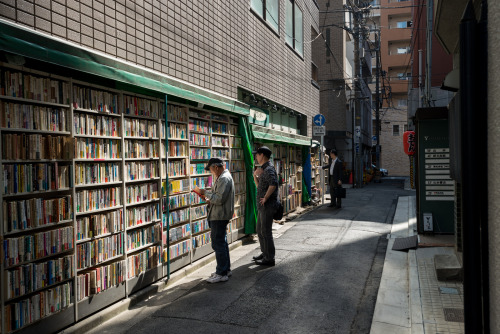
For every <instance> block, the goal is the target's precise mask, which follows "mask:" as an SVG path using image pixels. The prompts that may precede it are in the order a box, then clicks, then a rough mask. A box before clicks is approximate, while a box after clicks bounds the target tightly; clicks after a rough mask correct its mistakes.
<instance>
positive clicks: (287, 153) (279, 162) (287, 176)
mask: <svg viewBox="0 0 500 334" xmlns="http://www.w3.org/2000/svg"><path fill="white" fill-rule="evenodd" d="M263 145H266V146H268V147H269V148H270V149H271V150H272V155H271V162H272V163H273V165H274V167H275V169H276V173H277V174H278V183H279V193H278V195H279V197H280V201H281V203H282V204H283V209H284V210H283V211H284V212H283V213H284V214H285V215H286V214H288V213H290V212H292V211H294V210H296V209H297V207H300V206H301V205H302V171H303V169H302V168H303V167H302V166H303V163H302V147H301V146H295V145H290V144H272V143H255V150H256V149H257V148H258V147H260V146H263Z"/></svg>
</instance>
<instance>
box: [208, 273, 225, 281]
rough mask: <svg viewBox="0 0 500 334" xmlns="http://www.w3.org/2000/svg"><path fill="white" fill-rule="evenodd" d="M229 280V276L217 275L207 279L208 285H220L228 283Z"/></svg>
mask: <svg viewBox="0 0 500 334" xmlns="http://www.w3.org/2000/svg"><path fill="white" fill-rule="evenodd" d="M228 279H229V277H227V275H225V276H221V275H217V274H215V275H214V276H210V277H209V278H207V282H208V283H219V282H226V281H227V280H228Z"/></svg>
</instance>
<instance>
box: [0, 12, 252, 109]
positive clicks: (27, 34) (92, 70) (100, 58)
mask: <svg viewBox="0 0 500 334" xmlns="http://www.w3.org/2000/svg"><path fill="white" fill-rule="evenodd" d="M0 50H2V51H6V52H10V53H14V54H17V55H21V56H24V57H28V58H32V59H36V60H39V61H44V62H47V63H50V64H55V65H59V66H63V67H66V68H70V69H72V70H77V71H81V72H85V73H89V74H92V75H96V76H100V77H104V78H107V79H111V80H115V81H118V82H122V83H126V84H130V85H134V86H139V87H143V88H146V89H150V90H154V91H157V92H160V93H164V94H167V95H172V96H177V97H181V98H184V99H187V100H191V101H194V102H198V103H203V104H205V105H208V106H212V107H215V108H219V109H222V110H225V111H229V112H233V113H236V114H240V115H245V116H248V115H249V114H250V106H248V105H246V104H244V103H241V102H239V101H237V100H233V99H230V98H227V97H224V96H221V95H218V94H215V93H212V92H209V91H206V90H204V89H201V88H197V87H194V86H191V85H188V84H186V83H182V82H180V81H178V80H176V79H173V78H171V77H167V76H165V75H162V74H160V73H155V72H153V71H150V70H147V69H144V68H140V67H137V66H133V65H130V64H126V63H124V62H122V61H119V60H117V59H115V58H111V57H108V56H104V55H99V54H97V53H95V52H92V51H90V50H85V49H82V48H79V47H77V46H73V45H70V44H68V43H64V42H62V41H58V40H55V39H52V38H49V37H47V36H45V35H42V34H39V33H36V32H34V31H32V30H30V29H25V28H21V27H18V26H15V25H13V24H10V23H7V22H5V21H1V20H0Z"/></svg>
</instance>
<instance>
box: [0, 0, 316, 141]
mask: <svg viewBox="0 0 500 334" xmlns="http://www.w3.org/2000/svg"><path fill="white" fill-rule="evenodd" d="M259 2H260V1H259ZM259 2H256V1H250V0H249V1H238V2H235V3H232V4H231V5H230V6H228V5H227V4H225V3H224V2H221V1H216V2H193V1H147V0H146V1H104V0H103V1H93V2H92V3H87V2H84V1H75V0H70V1H48V0H43V1H36V2H27V1H11V0H2V1H0V18H1V19H3V20H6V21H7V22H11V23H13V24H15V25H18V26H19V27H24V28H28V29H32V30H34V31H36V32H39V33H41V34H43V35H46V36H51V37H54V38H56V39H58V40H61V41H64V42H65V43H66V42H67V43H69V44H71V45H74V46H78V47H83V48H85V49H89V50H92V51H95V52H97V53H99V54H104V55H105V56H107V57H112V58H115V59H118V60H121V61H124V62H126V63H128V64H131V65H134V66H137V67H140V68H144V69H147V70H151V71H155V72H159V73H161V74H163V75H166V76H168V77H171V78H175V79H176V80H179V81H180V82H181V83H180V84H183V85H187V86H188V87H190V89H192V90H196V89H199V88H202V89H204V90H206V92H207V95H211V96H212V95H213V96H215V97H216V96H218V95H222V96H223V97H224V98H229V99H238V88H244V89H246V90H249V91H251V92H254V93H256V94H259V95H261V96H264V97H266V98H268V99H270V100H272V101H275V102H277V103H280V104H282V105H284V106H286V107H287V108H290V109H293V110H296V111H298V112H299V113H302V114H303V115H307V116H308V118H310V116H311V115H314V114H316V113H317V112H318V111H319V92H318V89H317V88H316V87H314V86H313V85H312V84H311V61H312V59H311V47H310V43H304V42H308V41H309V36H311V29H314V30H315V31H318V8H317V7H316V4H315V2H314V1H312V0H297V1H290V0H286V1H280V0H275V1H268V8H265V9H264V10H262V9H259V7H258V6H256V5H255V4H256V3H257V4H258V3H259ZM290 4H291V7H294V6H296V7H295V8H297V10H296V11H295V12H293V13H292V12H290V13H288V12H287V8H288V7H289V6H290ZM271 12H272V13H273V14H268V13H271ZM294 13H295V15H297V17H296V18H299V17H300V18H301V22H300V23H299V21H297V24H298V25H299V24H300V28H301V29H298V28H299V26H297V27H295V26H294V27H292V28H291V30H290V29H289V28H287V26H286V22H288V21H287V17H288V18H290V17H291V15H293V14H294ZM266 14H267V15H266ZM287 29H289V30H290V31H292V34H295V30H296V33H297V36H294V38H297V40H301V42H300V43H297V44H298V45H297V46H294V45H292V46H291V47H290V44H294V43H291V42H290V41H288V42H287V40H286V38H287V33H288V32H287ZM299 44H300V45H299ZM307 124H308V127H307V133H302V134H303V135H309V136H310V135H311V124H312V123H311V122H308V123H307Z"/></svg>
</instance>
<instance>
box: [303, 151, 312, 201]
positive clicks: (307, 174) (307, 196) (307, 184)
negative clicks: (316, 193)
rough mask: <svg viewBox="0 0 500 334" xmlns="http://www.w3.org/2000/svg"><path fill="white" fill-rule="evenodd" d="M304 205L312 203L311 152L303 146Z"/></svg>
mask: <svg viewBox="0 0 500 334" xmlns="http://www.w3.org/2000/svg"><path fill="white" fill-rule="evenodd" d="M302 166H303V167H302V204H306V203H309V202H310V201H311V168H312V166H311V150H310V147H309V146H302Z"/></svg>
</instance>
